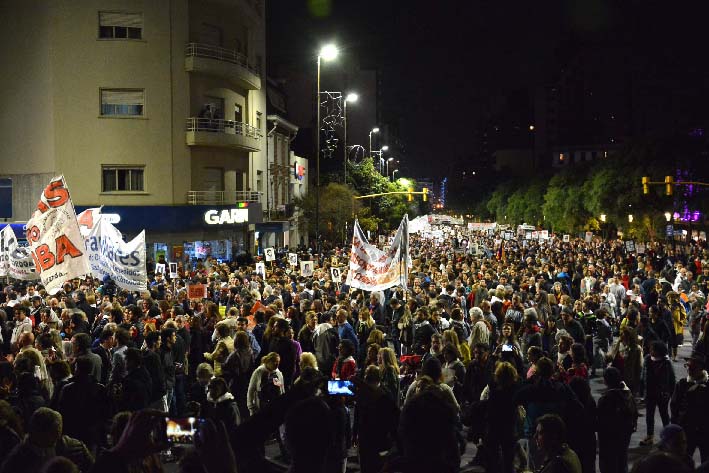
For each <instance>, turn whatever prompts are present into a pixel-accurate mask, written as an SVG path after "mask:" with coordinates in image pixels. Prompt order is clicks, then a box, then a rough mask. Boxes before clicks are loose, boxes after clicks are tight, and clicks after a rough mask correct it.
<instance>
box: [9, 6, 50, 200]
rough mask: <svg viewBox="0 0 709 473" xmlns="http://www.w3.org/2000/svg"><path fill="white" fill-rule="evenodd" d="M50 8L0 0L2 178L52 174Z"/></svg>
mask: <svg viewBox="0 0 709 473" xmlns="http://www.w3.org/2000/svg"><path fill="white" fill-rule="evenodd" d="M50 5H51V2H46V1H44V0H26V1H11V0H0V41H1V42H2V45H3V47H2V64H3V73H2V74H0V104H2V108H1V110H2V111H0V136H2V147H1V148H0V174H24V173H30V172H31V173H52V172H54V171H55V170H56V166H55V160H54V158H55V154H54V115H53V113H52V109H53V89H52V81H53V70H52V68H51V63H50V58H51V53H52V32H51V28H50V26H51V19H52V14H53V8H52V7H51V6H50ZM45 185H46V184H45ZM15 194H17V191H15ZM37 197H38V195H37V196H35V199H36V198H37ZM32 200H34V199H32ZM34 203H36V202H34Z"/></svg>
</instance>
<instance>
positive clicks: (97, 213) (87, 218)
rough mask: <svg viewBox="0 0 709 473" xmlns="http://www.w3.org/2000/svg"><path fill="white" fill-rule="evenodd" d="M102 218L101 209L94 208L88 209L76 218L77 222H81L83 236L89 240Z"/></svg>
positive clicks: (80, 229)
mask: <svg viewBox="0 0 709 473" xmlns="http://www.w3.org/2000/svg"><path fill="white" fill-rule="evenodd" d="M99 218H101V208H100V207H93V208H90V209H86V210H84V211H83V212H81V213H80V214H79V215H77V216H76V221H77V222H79V231H80V232H81V236H82V237H84V238H87V237H88V236H89V235H90V234H91V230H93V229H94V225H95V224H96V223H97V222H98V219H99Z"/></svg>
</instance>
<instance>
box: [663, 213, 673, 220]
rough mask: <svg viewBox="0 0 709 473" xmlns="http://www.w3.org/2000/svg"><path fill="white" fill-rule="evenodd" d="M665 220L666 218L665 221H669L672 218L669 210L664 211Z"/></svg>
mask: <svg viewBox="0 0 709 473" xmlns="http://www.w3.org/2000/svg"><path fill="white" fill-rule="evenodd" d="M665 220H667V222H669V221H670V220H672V214H671V213H669V212H665Z"/></svg>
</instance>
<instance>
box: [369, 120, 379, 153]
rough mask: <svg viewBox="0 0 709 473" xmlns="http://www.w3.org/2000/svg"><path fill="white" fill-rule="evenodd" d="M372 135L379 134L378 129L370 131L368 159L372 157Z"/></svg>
mask: <svg viewBox="0 0 709 473" xmlns="http://www.w3.org/2000/svg"><path fill="white" fill-rule="evenodd" d="M372 133H379V128H377V127H374V128H372V131H370V132H369V157H370V158H371V157H372Z"/></svg>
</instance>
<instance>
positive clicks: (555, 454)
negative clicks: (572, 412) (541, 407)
mask: <svg viewBox="0 0 709 473" xmlns="http://www.w3.org/2000/svg"><path fill="white" fill-rule="evenodd" d="M534 440H535V441H536V444H537V448H538V449H539V451H540V452H541V453H542V454H543V455H544V463H543V464H542V467H541V469H540V470H539V471H540V472H542V473H581V462H580V461H579V457H578V455H576V452H574V451H573V450H571V449H570V448H569V446H568V445H567V444H566V443H565V441H566V425H565V424H564V421H563V420H562V419H561V417H559V416H557V415H554V414H547V415H544V416H542V417H540V418H539V419H537V428H536V432H535V433H534ZM601 471H604V470H603V469H601Z"/></svg>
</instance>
